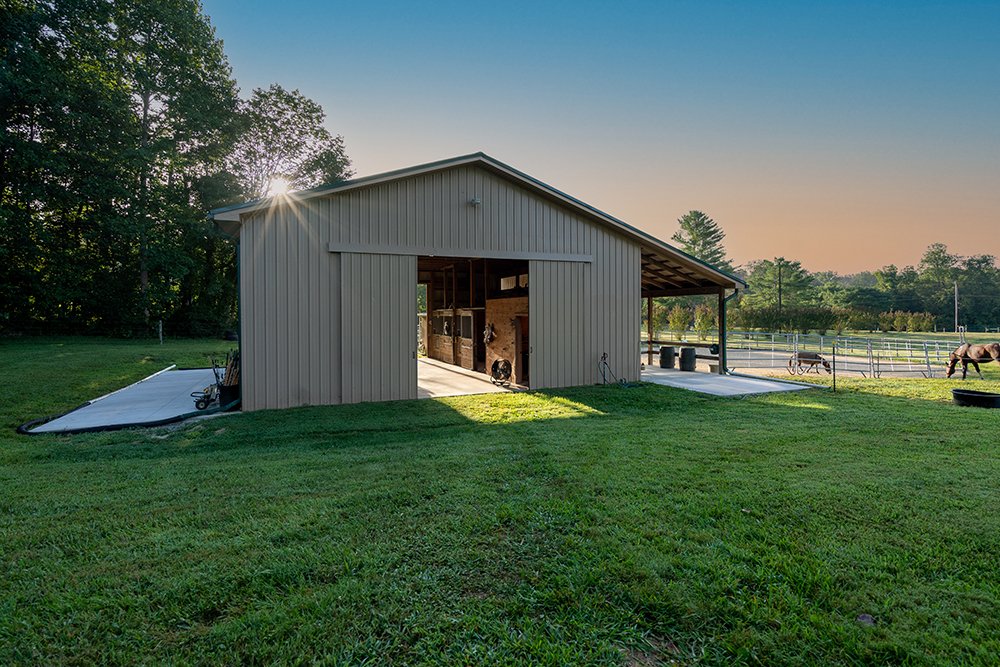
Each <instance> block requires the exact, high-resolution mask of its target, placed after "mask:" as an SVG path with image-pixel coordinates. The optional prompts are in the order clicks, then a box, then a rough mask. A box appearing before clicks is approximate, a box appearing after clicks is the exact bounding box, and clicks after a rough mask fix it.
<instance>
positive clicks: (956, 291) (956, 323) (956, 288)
mask: <svg viewBox="0 0 1000 667" xmlns="http://www.w3.org/2000/svg"><path fill="white" fill-rule="evenodd" d="M955 333H958V281H957V280H956V281H955Z"/></svg>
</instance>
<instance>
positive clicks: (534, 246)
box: [240, 166, 640, 410]
mask: <svg viewBox="0 0 1000 667" xmlns="http://www.w3.org/2000/svg"><path fill="white" fill-rule="evenodd" d="M474 197H478V198H479V199H480V201H481V204H480V205H478V206H473V205H472V204H471V203H470V200H472V199H473V198H474ZM240 238H241V262H240V267H241V299H242V326H241V330H242V336H243V343H242V347H243V353H244V369H243V396H244V409H247V410H256V409H261V408H278V407H287V406H292V405H307V404H330V403H340V402H342V401H354V400H379V399H378V398H374V396H376V394H374V393H371V392H372V391H373V389H371V388H369V387H368V386H367V385H366V386H363V387H362V388H361V389H358V388H356V387H354V386H353V385H352V386H350V387H349V386H347V382H348V381H350V382H351V383H353V382H354V381H355V379H356V375H355V373H356V372H358V371H357V369H355V368H354V367H353V366H351V367H350V368H348V367H347V366H348V362H347V356H348V353H347V352H346V351H345V349H346V348H345V340H346V339H345V334H349V335H351V336H355V335H356V334H355V333H354V331H355V330H353V329H352V330H350V331H348V327H351V326H353V325H354V324H356V323H357V322H361V321H363V320H361V319H358V320H354V319H353V315H352V319H351V320H350V321H347V320H342V317H343V316H344V315H345V314H346V313H352V314H353V313H354V310H353V308H354V306H353V305H349V304H348V305H345V304H344V302H343V299H344V298H347V296H348V295H350V298H352V299H354V298H356V297H358V292H356V291H351V290H353V289H355V288H357V285H354V284H353V283H352V285H348V284H346V283H345V282H343V279H344V278H345V277H346V278H347V279H348V280H351V281H353V280H354V277H355V276H361V275H362V269H360V268H356V267H355V265H354V264H352V265H351V267H349V270H348V271H346V273H345V269H344V267H343V266H342V265H341V262H342V261H343V260H342V257H347V256H349V255H350V256H359V257H360V256H367V257H373V256H383V255H384V256H387V257H390V256H395V257H413V256H414V255H419V254H435V255H438V256H459V257H510V258H520V259H527V260H531V261H538V262H552V263H557V264H559V263H568V265H570V266H572V267H575V268H566V269H565V270H564V269H559V268H556V267H547V268H546V269H545V271H548V272H549V273H551V275H552V277H551V278H550V281H549V283H548V284H550V285H557V287H553V291H552V292H550V293H549V294H548V295H547V296H545V295H543V296H541V297H540V298H542V299H547V301H546V303H550V304H552V305H553V307H554V308H564V307H569V306H568V304H577V305H576V306H573V310H572V314H573V317H582V318H583V320H582V322H583V324H582V325H581V326H579V327H577V326H574V327H569V328H567V327H562V326H561V325H558V324H557V323H556V322H555V321H554V320H552V324H551V326H549V327H544V326H543V328H542V330H541V331H540V332H539V333H538V334H537V335H542V334H543V332H549V333H545V335H546V336H552V337H553V338H559V339H560V340H561V341H562V344H563V345H564V344H565V343H566V341H570V347H569V348H568V350H570V351H566V350H565V349H563V348H562V347H560V345H555V344H552V343H551V342H549V341H546V342H545V343H543V346H542V349H545V350H546V352H545V355H544V356H545V357H546V360H545V361H542V360H540V359H538V355H539V354H540V352H539V348H536V349H535V352H534V357H533V360H532V364H533V365H534V367H533V368H532V380H533V382H532V384H533V385H534V384H535V382H534V381H535V378H536V376H535V368H536V367H537V365H538V364H549V363H552V364H555V366H553V369H555V370H553V371H552V372H550V373H549V374H548V376H543V380H544V381H545V382H546V384H545V386H568V385H570V384H588V383H591V382H596V381H597V379H598V375H597V364H598V361H599V358H600V355H601V353H603V352H607V353H608V354H609V360H610V363H611V367H612V370H613V371H614V373H615V374H616V375H618V376H619V377H622V378H626V379H628V380H637V379H638V377H639V354H638V335H639V333H638V331H639V308H640V296H639V280H640V257H639V247H638V246H637V245H636V244H635V243H634V242H633V241H631V240H629V239H627V238H625V237H623V236H621V235H620V234H618V233H617V232H615V231H613V230H611V229H609V228H607V227H605V226H604V225H601V224H599V223H597V222H594V221H591V220H589V219H587V218H584V217H583V216H580V215H577V214H576V213H575V212H573V211H571V210H570V209H568V208H564V207H563V206H561V205H559V204H558V203H556V202H553V201H551V200H548V199H546V198H543V197H542V196H540V195H537V194H535V193H534V192H531V191H528V190H526V189H524V188H522V187H519V186H518V185H516V184H514V183H512V182H510V181H508V180H506V179H504V178H502V177H501V176H499V175H497V174H495V173H493V172H491V171H488V170H487V169H484V168H482V167H479V166H460V167H454V168H451V169H447V170H444V171H440V172H436V173H429V174H423V175H418V176H413V177H409V178H404V179H399V180H397V181H391V182H386V183H381V184H375V185H369V186H365V187H361V188H357V189H354V190H348V191H344V192H341V193H337V194H333V195H329V196H325V197H318V198H315V199H311V200H308V201H305V202H295V203H290V204H284V205H280V206H278V207H276V208H275V209H273V210H270V211H265V212H256V213H252V214H248V215H246V216H244V218H243V225H242V228H241V235H240ZM347 261H350V262H355V260H354V259H351V260H347ZM358 261H365V260H358ZM380 262H385V263H383V264H378V263H374V264H371V265H365V266H366V267H367V270H370V271H377V267H378V266H383V267H390V268H391V267H396V268H398V269H399V270H400V271H402V270H403V269H404V268H405V270H406V271H409V269H408V267H404V266H403V264H400V265H398V266H397V265H395V264H393V263H392V261H390V260H388V259H385V260H380ZM546 266H547V265H546ZM587 267H589V268H587ZM563 271H565V272H566V273H565V274H564V273H562V272H563ZM574 272H575V273H574ZM549 273H546V274H545V275H549ZM374 275H375V274H374V273H369V274H368V276H369V278H371V277H373V276H374ZM574 276H575V277H579V278H582V282H577V281H576V280H575V279H574ZM531 280H532V284H531V286H530V290H531V294H532V297H534V295H535V293H536V285H535V283H534V280H535V279H534V278H532V279H531ZM414 281H415V277H414ZM396 286H397V287H399V288H400V289H402V288H403V287H404V286H403V284H402V283H401V282H400V283H398V284H397V285H396ZM379 289H381V288H379ZM413 289H415V286H414V288H413ZM383 293H388V292H383ZM406 298H409V297H408V296H407V297H406ZM415 299H416V297H415V292H414V297H413V301H414V303H415ZM533 301H534V299H533ZM584 302H586V303H584ZM352 303H353V302H352ZM386 307H387V308H389V309H390V310H391V309H392V308H394V307H395V306H391V305H390V306H386ZM531 311H532V313H536V309H535V307H534V304H533V305H532V308H531ZM387 312H389V311H387ZM392 312H402V311H392ZM365 316H366V315H364V314H363V313H362V315H361V317H365ZM371 317H374V316H373V315H372V316H371ZM414 317H415V314H414ZM542 317H543V315H542V314H541V313H540V312H538V313H537V318H538V319H541V318H542ZM535 320H536V316H532V321H531V323H530V328H531V331H532V335H533V336H535V335H536V334H535V333H534V332H536V331H539V330H538V328H537V324H536V321H535ZM369 322H370V325H371V326H374V325H375V320H374V319H370V320H369ZM378 326H382V325H381V320H379V324H378ZM411 328H413V330H414V331H413V336H411V337H410V338H412V339H413V340H412V341H411V340H407V343H414V342H415V340H416V325H415V324H414V325H413V327H411ZM357 340H358V339H357V338H351V340H350V342H349V343H346V344H348V345H349V346H353V345H354V344H355V343H356V341H357ZM352 349H353V348H352ZM406 349H407V350H408V349H409V348H408V347H407V348H406ZM553 355H554V356H553ZM549 357H552V359H549ZM380 359H381V357H380V356H377V355H373V357H372V364H374V365H376V366H379V365H380V364H382V363H383V362H382V361H380ZM553 359H557V360H558V361H553ZM569 359H572V361H573V363H574V364H575V365H578V366H579V368H578V369H577V370H569V369H564V368H562V366H561V365H562V364H564V363H568V362H567V361H566V360H569ZM385 363H388V362H385ZM384 370H385V372H386V374H387V376H388V377H392V376H393V375H392V373H393V372H392V371H391V370H389V369H384ZM372 373H373V375H372V376H371V379H372V381H373V382H374V380H375V377H376V375H374V373H375V371H374V370H373V371H372ZM414 373H415V366H414ZM377 376H378V378H380V379H381V378H382V377H383V369H382V368H379V369H378V373H377ZM414 377H415V375H414ZM414 383H415V379H414ZM381 391H382V390H380V392H381ZM386 391H389V390H386ZM389 393H390V394H392V392H391V391H389ZM377 395H378V396H382V395H383V393H378V394H377ZM400 397H403V396H402V395H400Z"/></svg>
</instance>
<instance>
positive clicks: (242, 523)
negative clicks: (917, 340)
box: [0, 339, 1000, 665]
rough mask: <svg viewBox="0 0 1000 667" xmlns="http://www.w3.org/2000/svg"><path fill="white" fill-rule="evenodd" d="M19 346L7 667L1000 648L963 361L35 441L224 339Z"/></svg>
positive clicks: (984, 422)
mask: <svg viewBox="0 0 1000 667" xmlns="http://www.w3.org/2000/svg"><path fill="white" fill-rule="evenodd" d="M0 345H2V346H3V347H2V350H0V354H2V356H3V358H4V360H5V363H4V365H3V366H2V367H0V422H2V423H3V425H4V426H5V427H6V428H5V431H4V433H3V434H0V479H2V480H3V488H4V493H3V497H2V500H0V503H2V508H3V511H2V512H0V534H2V535H3V549H0V577H2V580H3V582H4V595H3V596H2V597H0V662H2V663H4V664H56V663H79V664H88V663H101V664H108V663H116V664H136V663H229V664H234V663H273V662H277V663H287V662H320V663H328V664H386V663H392V664H442V663H451V664H510V665H513V664H552V665H566V664H606V665H619V664H633V665H645V664H659V663H664V664H670V662H671V661H677V662H679V663H681V664H718V665H740V664H766V665H802V664H823V665H858V664H910V665H934V664H938V665H954V664H991V663H993V662H994V661H995V657H996V655H997V654H998V653H1000V617H998V616H997V614H996V613H995V610H996V609H997V608H998V606H1000V573H998V571H997V569H996V567H995V555H996V553H997V552H998V550H1000V538H998V536H1000V514H998V513H997V512H996V506H995V505H996V502H995V498H996V479H997V477H998V475H1000V461H998V458H997V456H996V451H995V450H996V447H995V442H994V441H993V439H991V438H986V437H983V433H991V432H996V431H997V429H998V428H1000V414H994V413H996V412H1000V411H992V412H991V411H975V410H970V409H963V408H957V407H954V406H952V405H950V404H948V402H947V397H948V390H949V389H950V388H951V387H953V386H959V385H960V384H961V383H960V382H958V381H945V380H929V381H920V380H917V381H911V380H903V381H889V380H874V381H872V380H857V381H848V380H846V379H844V378H840V379H839V384H840V385H841V387H842V388H843V387H845V386H846V387H847V389H848V391H842V392H840V393H837V394H833V393H831V392H828V391H821V390H814V391H805V392H795V393H791V394H786V393H783V394H774V395H768V396H761V397H754V398H747V399H723V398H715V397H710V396H704V395H699V394H693V393H689V392H685V391H682V390H675V389H671V388H667V387H659V386H641V387H637V388H630V389H622V388H619V387H589V388H579V389H573V390H564V391H554V392H535V393H516V394H494V395H488V396H480V397H463V398H455V399H446V400H437V401H435V400H426V401H412V402H397V403H387V404H368V405H354V406H341V407H330V408H304V409H297V410H284V411H273V412H261V413H255V414H247V415H236V416H228V417H219V418H216V419H210V420H206V421H201V422H195V423H190V424H187V425H185V426H182V427H180V428H176V429H159V430H152V431H130V432H118V433H109V434H92V435H80V436H71V437H36V438H25V437H21V436H16V435H14V434H13V432H12V431H11V430H10V429H11V427H12V426H13V425H14V424H16V423H17V422H19V421H23V420H25V419H27V418H29V417H33V416H37V415H38V414H39V413H40V412H50V411H55V410H57V409H59V408H60V407H65V406H69V405H74V404H76V403H79V402H80V400H82V399H84V398H87V397H90V396H93V395H94V394H95V393H97V392H100V391H104V390H106V389H108V388H111V387H114V386H120V384H122V383H124V382H126V381H128V380H130V379H134V378H136V377H139V376H142V375H144V374H147V373H148V372H149V371H150V370H151V369H156V368H159V367H162V366H163V365H166V363H168V362H171V361H174V362H178V363H180V364H183V365H194V364H197V363H198V362H199V361H200V362H202V363H203V362H204V360H205V358H206V355H207V354H211V353H215V352H218V351H220V344H219V343H215V342H203V341H188V342H182V343H168V344H167V345H165V346H163V347H159V346H157V345H148V344H147V345H143V344H140V343H136V342H126V343H122V342H118V341H100V340H93V339H89V340H73V339H64V340H51V339H41V340H18V341H10V340H6V341H2V342H0ZM986 370H987V369H986V367H984V371H986ZM55 376H58V377H59V378H60V382H57V383H53V382H51V380H50V378H52V377H55ZM991 377H993V378H997V377H1000V375H998V374H997V373H996V371H995V370H994V371H993V372H992V375H991ZM823 380H825V381H828V380H826V378H823ZM966 386H976V387H981V388H992V389H994V390H996V389H1000V383H998V382H996V381H995V380H994V381H991V382H979V381H977V382H974V383H973V382H968V383H966ZM861 614H870V615H871V616H872V617H873V619H874V625H873V626H868V625H864V624H862V623H859V622H858V621H857V620H856V619H857V617H858V616H859V615H861Z"/></svg>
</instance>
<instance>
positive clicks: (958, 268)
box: [653, 211, 1000, 333]
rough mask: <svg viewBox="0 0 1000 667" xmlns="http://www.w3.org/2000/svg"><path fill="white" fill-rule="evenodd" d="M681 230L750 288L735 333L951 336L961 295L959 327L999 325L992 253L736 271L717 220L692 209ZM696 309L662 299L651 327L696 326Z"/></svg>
mask: <svg viewBox="0 0 1000 667" xmlns="http://www.w3.org/2000/svg"><path fill="white" fill-rule="evenodd" d="M678 226H679V229H678V231H677V232H676V233H675V234H674V235H673V237H672V239H673V241H674V242H676V243H677V244H678V245H679V246H680V248H681V249H682V250H684V251H685V252H687V253H688V254H691V255H693V256H695V257H698V258H699V259H703V260H705V261H708V262H709V263H710V264H713V265H714V266H716V267H718V268H720V269H722V270H724V271H728V272H730V273H733V274H736V275H737V276H739V277H741V278H743V279H744V280H745V281H746V282H747V283H748V284H749V289H748V290H746V291H745V292H744V293H742V294H741V295H740V296H739V297H738V298H737V300H736V302H735V303H733V302H730V307H729V311H728V314H729V318H730V319H729V324H730V326H731V327H732V328H745V329H762V330H769V331H822V332H826V331H834V332H837V333H840V332H843V331H846V330H855V331H859V330H860V331H935V330H954V326H955V301H956V299H955V295H956V289H957V294H958V310H959V325H961V326H965V327H967V328H968V329H969V330H976V331H983V330H985V329H987V328H989V329H993V328H996V327H998V326H1000V290H998V286H1000V268H998V266H997V262H996V258H995V257H994V256H992V255H972V256H969V257H963V256H960V255H956V254H953V253H951V252H949V251H948V247H947V246H946V245H945V244H943V243H934V244H931V245H930V246H929V247H928V248H927V250H926V252H924V254H923V256H922V257H921V259H920V261H919V263H917V264H916V265H915V266H906V267H903V268H902V269H900V268H899V267H897V266H895V265H892V264H890V265H886V266H884V267H882V268H881V269H878V270H875V271H863V272H860V273H855V274H851V275H839V274H837V273H834V272H816V273H811V272H809V271H807V270H806V269H805V268H804V267H803V266H802V264H801V262H799V261H796V260H790V259H787V258H785V257H775V258H773V259H762V260H757V261H753V262H749V263H747V264H746V265H744V266H734V265H733V264H732V262H731V261H730V260H729V259H728V257H727V254H726V250H725V245H724V239H725V233H724V232H723V231H722V229H721V227H720V226H719V225H718V223H716V222H715V221H714V220H713V219H712V218H710V217H709V216H707V215H706V214H704V213H703V212H701V211H691V212H689V213H687V214H685V215H684V216H682V217H681V218H680V219H679V220H678ZM697 303H698V299H697V298H691V299H662V300H658V303H657V304H656V306H655V308H654V322H653V324H654V327H655V328H656V329H657V330H659V331H668V330H669V331H674V330H675V329H676V328H677V327H678V326H679V324H678V323H679V322H680V321H681V320H682V319H683V318H684V317H687V320H688V325H689V326H693V325H694V324H695V323H696V320H697V319H698V318H697V312H696V311H697ZM678 308H680V310H678ZM685 314H686V315H685ZM701 319H702V321H703V320H704V315H702V316H701ZM701 328H704V324H702V325H701Z"/></svg>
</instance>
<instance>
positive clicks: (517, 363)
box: [417, 256, 530, 397]
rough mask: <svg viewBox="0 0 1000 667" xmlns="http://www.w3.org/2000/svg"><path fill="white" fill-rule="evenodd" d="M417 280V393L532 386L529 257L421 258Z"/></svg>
mask: <svg viewBox="0 0 1000 667" xmlns="http://www.w3.org/2000/svg"><path fill="white" fill-rule="evenodd" d="M417 283H418V290H417V294H418V304H417V312H418V313H419V315H418V320H419V325H420V326H419V333H418V336H419V341H418V347H419V349H420V351H421V354H420V358H419V360H418V364H417V395H418V396H420V397H433V396H455V395H462V394H476V393H487V392H492V391H505V390H509V389H517V388H525V389H526V388H528V387H529V386H530V368H529V366H528V359H529V355H528V354H527V351H528V347H527V332H528V303H529V302H528V299H529V285H528V262H527V261H524V260H508V259H485V258H458V257H427V256H424V257H418V258H417ZM493 380H496V381H493Z"/></svg>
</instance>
